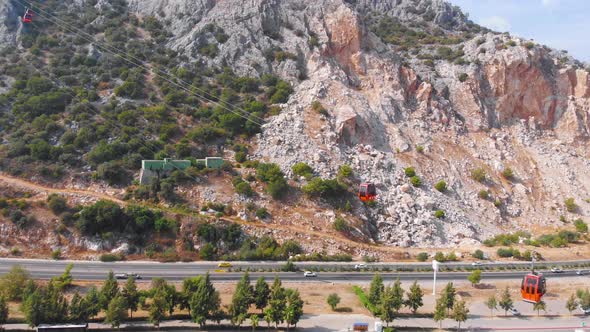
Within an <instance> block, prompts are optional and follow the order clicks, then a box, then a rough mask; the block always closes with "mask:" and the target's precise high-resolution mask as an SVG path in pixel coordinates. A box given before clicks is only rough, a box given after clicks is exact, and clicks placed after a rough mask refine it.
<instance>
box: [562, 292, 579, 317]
mask: <svg viewBox="0 0 590 332" xmlns="http://www.w3.org/2000/svg"><path fill="white" fill-rule="evenodd" d="M577 307H578V301H577V300H576V296H575V295H574V294H572V296H570V298H569V299H568V300H567V302H566V303H565V308H566V309H567V311H569V312H570V315H571V314H572V312H573V311H574V310H576V308H577Z"/></svg>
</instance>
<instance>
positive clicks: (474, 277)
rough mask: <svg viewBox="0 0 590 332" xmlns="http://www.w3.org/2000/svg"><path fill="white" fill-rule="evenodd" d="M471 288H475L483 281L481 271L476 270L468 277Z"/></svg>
mask: <svg viewBox="0 0 590 332" xmlns="http://www.w3.org/2000/svg"><path fill="white" fill-rule="evenodd" d="M467 280H469V282H470V283H471V286H473V287H475V286H476V285H477V284H479V282H480V281H481V270H475V271H473V272H471V274H470V275H469V276H468V277H467Z"/></svg>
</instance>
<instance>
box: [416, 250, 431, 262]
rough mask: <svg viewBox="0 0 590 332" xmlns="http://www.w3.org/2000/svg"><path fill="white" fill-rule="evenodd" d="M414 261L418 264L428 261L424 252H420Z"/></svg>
mask: <svg viewBox="0 0 590 332" xmlns="http://www.w3.org/2000/svg"><path fill="white" fill-rule="evenodd" d="M416 259H417V260H418V261H419V262H426V260H427V259H428V253H426V252H421V253H419V254H418V255H417V256H416Z"/></svg>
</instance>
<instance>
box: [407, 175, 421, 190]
mask: <svg viewBox="0 0 590 332" xmlns="http://www.w3.org/2000/svg"><path fill="white" fill-rule="evenodd" d="M410 182H411V183H412V185H413V186H414V187H420V186H421V185H422V180H421V179H420V177H419V176H417V175H415V176H412V177H411V178H410Z"/></svg>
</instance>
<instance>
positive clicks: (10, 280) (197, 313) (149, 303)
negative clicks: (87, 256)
mask: <svg viewBox="0 0 590 332" xmlns="http://www.w3.org/2000/svg"><path fill="white" fill-rule="evenodd" d="M71 268H72V266H71V265H70V266H68V268H67V269H66V271H65V272H64V274H63V275H62V276H60V277H56V278H53V279H51V280H50V281H49V282H48V283H45V282H43V283H41V282H36V281H34V280H32V279H31V277H30V275H29V273H28V272H27V271H26V270H24V269H23V268H21V267H18V266H15V267H14V268H13V269H12V270H11V271H10V272H9V273H8V274H6V275H4V276H2V278H1V279H0V325H2V324H4V323H6V322H7V321H8V319H9V318H10V317H9V316H8V313H7V310H6V308H7V303H8V302H7V301H15V302H18V303H20V306H19V308H20V309H19V310H20V311H21V312H22V314H23V315H24V321H25V322H26V323H27V324H28V325H29V326H31V327H35V326H38V325H40V324H52V323H60V324H63V323H83V322H103V323H105V324H108V325H111V326H112V327H113V328H119V327H120V326H121V324H123V323H125V322H127V321H129V320H131V319H133V314H134V313H135V312H137V311H138V310H139V309H141V310H143V311H146V312H147V313H148V320H149V322H150V323H152V324H153V325H154V326H155V327H158V326H159V325H160V323H161V322H162V321H165V320H169V319H175V317H177V316H176V315H177V314H178V313H179V312H180V311H183V312H187V311H188V313H189V317H190V320H191V321H193V322H195V323H197V324H198V325H199V326H200V327H201V328H205V327H206V326H209V325H214V324H216V325H219V324H220V321H222V320H228V321H230V322H231V328H238V329H239V328H240V326H242V325H244V324H248V323H249V324H250V325H256V324H258V322H259V321H265V322H267V324H268V326H270V325H273V326H274V327H275V328H278V327H279V326H281V325H282V326H285V327H287V328H290V327H292V326H297V323H298V322H299V320H300V319H301V317H302V315H303V306H304V302H303V300H302V299H301V296H300V294H299V292H298V291H297V290H296V289H290V288H285V287H283V285H282V283H281V280H280V279H278V278H275V279H274V281H273V282H272V283H271V284H269V283H267V281H266V280H264V278H262V277H261V278H259V279H258V280H257V281H256V283H255V284H254V285H252V284H251V281H250V277H249V275H248V273H247V272H246V273H244V275H243V276H242V279H241V280H240V281H239V282H238V284H237V285H236V288H235V290H234V292H233V296H232V298H231V302H230V304H229V305H228V306H222V304H221V299H220V295H219V292H218V291H217V290H216V289H215V287H214V286H213V284H212V282H211V280H210V277H209V274H205V275H200V276H197V277H193V278H188V279H185V280H184V281H183V282H182V288H181V289H180V290H178V289H177V288H176V287H175V286H174V285H172V284H169V283H168V282H166V281H165V280H164V279H162V278H154V279H152V281H151V284H150V287H149V288H148V289H145V290H140V289H138V285H137V284H136V281H135V279H134V278H133V277H130V278H129V279H127V281H126V282H125V283H124V284H122V285H121V284H119V283H118V282H117V280H116V279H115V275H114V274H113V272H110V273H109V274H108V277H107V279H106V280H105V281H104V282H103V285H102V287H100V288H97V287H95V286H92V287H90V288H89V290H88V291H87V292H86V293H85V294H80V293H78V291H76V290H72V289H70V288H71V287H72V281H73V278H72V276H71ZM66 291H68V293H72V292H73V296H66V293H65V292H66ZM254 311H256V312H255V313H254ZM258 311H259V312H258ZM99 317H100V318H99Z"/></svg>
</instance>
